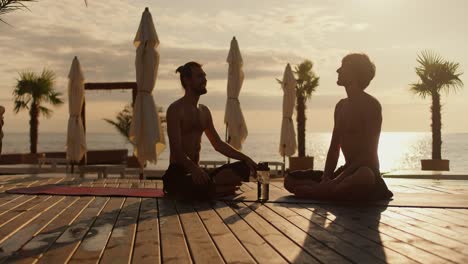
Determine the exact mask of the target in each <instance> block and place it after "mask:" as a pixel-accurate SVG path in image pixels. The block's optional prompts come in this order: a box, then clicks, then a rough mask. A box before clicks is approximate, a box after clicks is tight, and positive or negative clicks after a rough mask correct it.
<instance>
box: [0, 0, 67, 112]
mask: <svg viewBox="0 0 468 264" xmlns="http://www.w3.org/2000/svg"><path fill="white" fill-rule="evenodd" d="M0 1H1V0H0ZM54 85H55V73H54V72H53V71H51V70H47V69H44V70H43V71H42V73H41V74H40V75H37V74H36V73H34V72H32V71H23V72H20V73H19V78H18V79H17V82H16V85H15V87H14V89H13V98H14V101H15V104H14V111H15V113H18V112H19V111H20V110H22V109H30V107H31V106H30V105H31V103H32V102H35V103H36V104H37V105H38V107H39V111H40V113H42V114H43V115H44V116H46V117H50V116H51V115H52V111H51V110H50V109H48V108H46V107H45V106H44V105H43V102H47V103H50V104H52V105H61V104H63V100H62V98H61V96H62V93H60V92H57V91H55V89H54Z"/></svg>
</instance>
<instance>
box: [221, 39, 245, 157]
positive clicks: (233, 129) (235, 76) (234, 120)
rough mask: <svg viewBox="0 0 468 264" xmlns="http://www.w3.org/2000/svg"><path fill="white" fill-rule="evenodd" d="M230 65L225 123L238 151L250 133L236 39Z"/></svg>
mask: <svg viewBox="0 0 468 264" xmlns="http://www.w3.org/2000/svg"><path fill="white" fill-rule="evenodd" d="M227 62H228V63H229V72H228V83H227V102H226V111H225V115H224V123H225V124H226V126H227V134H228V135H229V138H228V139H229V140H228V142H229V144H230V145H231V146H233V147H234V148H236V149H239V150H240V149H242V143H244V141H245V139H246V138H247V135H248V131H247V125H246V123H245V119H244V115H243V114H242V109H241V106H240V102H239V94H240V91H241V88H242V83H243V82H244V71H243V70H242V66H243V61H242V56H241V53H240V50H239V44H238V43H237V40H236V38H235V37H234V38H232V41H231V48H230V50H229V54H228V57H227Z"/></svg>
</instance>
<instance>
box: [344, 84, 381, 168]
mask: <svg viewBox="0 0 468 264" xmlns="http://www.w3.org/2000/svg"><path fill="white" fill-rule="evenodd" d="M336 119H337V120H336V122H337V128H338V133H339V136H340V143H341V144H340V145H341V150H342V152H343V155H344V157H345V160H346V164H347V165H356V164H357V165H358V166H367V167H369V168H370V169H372V170H374V171H375V170H377V171H378V169H379V158H378V153H377V150H378V138H379V135H380V129H381V123H382V119H381V108H380V104H379V102H378V101H377V100H376V99H375V98H373V97H372V96H370V95H368V94H366V93H364V94H362V95H360V96H359V97H357V98H353V99H349V98H346V99H343V100H341V101H340V102H339V103H338V105H337V113H336Z"/></svg>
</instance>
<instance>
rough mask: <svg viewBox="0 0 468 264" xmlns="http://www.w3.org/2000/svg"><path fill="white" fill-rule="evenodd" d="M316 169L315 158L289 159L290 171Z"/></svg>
mask: <svg viewBox="0 0 468 264" xmlns="http://www.w3.org/2000/svg"><path fill="white" fill-rule="evenodd" d="M313 168H314V157H289V171H296V170H311V169H313Z"/></svg>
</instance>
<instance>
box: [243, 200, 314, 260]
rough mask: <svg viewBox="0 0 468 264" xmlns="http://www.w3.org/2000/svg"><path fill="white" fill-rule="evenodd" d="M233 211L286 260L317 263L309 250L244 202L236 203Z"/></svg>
mask: <svg viewBox="0 0 468 264" xmlns="http://www.w3.org/2000/svg"><path fill="white" fill-rule="evenodd" d="M237 205H238V207H236V208H234V211H235V212H236V213H237V214H238V215H239V216H240V217H242V219H244V221H246V222H247V223H248V224H249V225H250V226H251V227H252V229H254V230H255V231H256V232H257V233H258V234H259V235H260V236H262V237H263V238H264V239H265V240H266V241H267V242H268V244H270V245H271V246H272V247H274V248H275V250H276V251H278V253H280V254H281V255H282V256H283V257H284V258H285V259H286V260H288V262H293V263H319V261H317V259H316V258H314V257H313V256H312V255H311V254H310V253H309V252H307V251H304V250H303V248H301V247H300V246H299V245H297V244H296V243H294V242H293V241H291V239H289V237H287V236H285V235H284V234H282V233H281V232H279V231H278V230H277V229H276V228H275V227H274V226H272V225H271V224H270V223H268V222H267V221H265V219H263V218H261V217H260V216H259V215H258V214H256V213H254V212H253V211H252V210H251V209H250V208H248V207H246V206H245V205H244V204H237Z"/></svg>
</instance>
